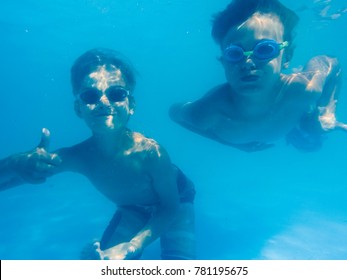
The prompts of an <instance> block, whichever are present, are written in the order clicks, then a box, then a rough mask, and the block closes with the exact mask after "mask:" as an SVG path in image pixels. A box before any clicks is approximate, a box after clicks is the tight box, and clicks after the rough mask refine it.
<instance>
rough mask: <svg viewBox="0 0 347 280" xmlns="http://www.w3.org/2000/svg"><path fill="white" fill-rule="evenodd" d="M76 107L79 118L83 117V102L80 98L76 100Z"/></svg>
mask: <svg viewBox="0 0 347 280" xmlns="http://www.w3.org/2000/svg"><path fill="white" fill-rule="evenodd" d="M74 109H75V113H76V115H77V116H78V117H79V118H82V112H81V104H80V102H79V101H78V100H75V102H74Z"/></svg>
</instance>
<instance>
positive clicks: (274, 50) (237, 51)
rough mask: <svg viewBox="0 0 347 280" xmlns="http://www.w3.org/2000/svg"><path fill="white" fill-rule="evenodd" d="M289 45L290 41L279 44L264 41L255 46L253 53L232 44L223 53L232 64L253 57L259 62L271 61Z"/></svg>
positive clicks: (272, 41) (273, 41)
mask: <svg viewBox="0 0 347 280" xmlns="http://www.w3.org/2000/svg"><path fill="white" fill-rule="evenodd" d="M288 45H289V43H288V41H284V42H282V43H277V42H276V41H275V40H262V41H260V42H259V43H258V44H256V45H255V47H254V48H253V50H252V51H244V50H243V48H241V47H240V46H237V45H233V44H231V45H230V46H228V47H227V48H226V49H225V50H224V52H223V58H224V59H225V60H226V61H228V62H231V63H237V62H240V61H241V60H243V59H244V58H245V57H249V56H253V57H254V58H256V59H258V60H269V59H273V58H275V57H277V56H278V55H279V54H280V51H281V50H282V49H284V48H285V47H287V46H288Z"/></svg>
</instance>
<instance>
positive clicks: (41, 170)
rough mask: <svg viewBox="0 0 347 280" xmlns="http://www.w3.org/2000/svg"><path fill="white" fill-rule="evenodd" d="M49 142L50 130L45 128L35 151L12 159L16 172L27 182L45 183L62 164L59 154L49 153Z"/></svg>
mask: <svg viewBox="0 0 347 280" xmlns="http://www.w3.org/2000/svg"><path fill="white" fill-rule="evenodd" d="M49 142H50V133H49V130H48V129H46V128H43V129H42V135H41V142H40V144H39V145H38V146H37V147H36V148H35V149H34V150H32V151H30V152H27V153H22V154H18V155H14V156H13V157H12V160H13V169H14V171H15V172H16V173H17V174H18V175H19V176H20V177H21V178H22V179H24V180H25V181H26V182H29V183H32V184H39V183H43V182H45V181H46V178H47V177H49V176H51V175H53V174H54V170H55V169H56V168H57V167H58V166H59V165H60V164H61V159H60V157H59V156H58V155H57V154H54V153H49V152H48V148H49Z"/></svg>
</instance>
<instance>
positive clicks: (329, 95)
mask: <svg viewBox="0 0 347 280" xmlns="http://www.w3.org/2000/svg"><path fill="white" fill-rule="evenodd" d="M304 72H306V73H308V75H309V76H311V78H310V83H309V85H310V86H313V87H314V88H316V90H317V91H318V92H319V93H320V95H319V98H318V100H317V106H319V107H326V106H329V105H331V103H332V102H333V101H334V100H337V98H338V94H339V92H340V88H341V81H342V79H341V66H340V64H339V62H338V60H337V59H336V58H333V57H329V56H323V55H322V56H317V57H314V58H312V59H311V60H310V61H309V63H308V64H307V65H306V67H305V69H304Z"/></svg>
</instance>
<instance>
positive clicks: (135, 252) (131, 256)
mask: <svg viewBox="0 0 347 280" xmlns="http://www.w3.org/2000/svg"><path fill="white" fill-rule="evenodd" d="M94 246H95V251H96V252H97V253H98V254H99V257H100V259H101V260H136V259H139V258H140V256H141V253H142V252H141V249H140V248H138V247H137V246H136V245H134V244H133V243H131V242H124V243H120V244H118V245H116V246H114V247H111V248H109V249H106V250H101V249H100V243H99V242H95V243H94Z"/></svg>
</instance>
